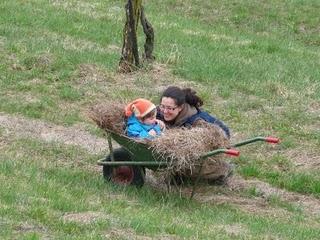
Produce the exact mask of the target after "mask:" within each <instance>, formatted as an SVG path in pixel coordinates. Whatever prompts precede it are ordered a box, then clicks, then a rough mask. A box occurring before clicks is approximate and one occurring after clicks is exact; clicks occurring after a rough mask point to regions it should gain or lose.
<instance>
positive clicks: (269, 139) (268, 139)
mask: <svg viewBox="0 0 320 240" xmlns="http://www.w3.org/2000/svg"><path fill="white" fill-rule="evenodd" d="M265 141H266V142H268V143H279V141H280V139H279V138H275V137H266V138H265Z"/></svg>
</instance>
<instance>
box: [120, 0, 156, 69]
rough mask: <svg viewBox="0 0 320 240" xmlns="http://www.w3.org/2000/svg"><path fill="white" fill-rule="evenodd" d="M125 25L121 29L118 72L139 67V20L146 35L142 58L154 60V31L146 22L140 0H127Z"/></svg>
mask: <svg viewBox="0 0 320 240" xmlns="http://www.w3.org/2000/svg"><path fill="white" fill-rule="evenodd" d="M125 9H126V23H125V26H124V29H123V45H122V52H121V58H120V62H119V71H120V72H131V71H133V70H136V69H137V68H139V67H140V61H139V52H138V41H137V28H138V23H139V20H140V21H141V25H142V27H143V32H144V34H145V35H146V42H145V44H144V58H145V59H146V60H148V61H152V60H154V56H153V55H152V52H153V46H154V31H153V28H152V25H151V24H150V22H149V21H148V20H147V18H146V17H145V14H144V10H143V7H142V0H128V3H127V4H126V6H125Z"/></svg>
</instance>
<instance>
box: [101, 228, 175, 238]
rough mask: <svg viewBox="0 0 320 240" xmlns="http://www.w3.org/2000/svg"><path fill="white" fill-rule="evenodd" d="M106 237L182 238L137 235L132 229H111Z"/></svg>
mask: <svg viewBox="0 0 320 240" xmlns="http://www.w3.org/2000/svg"><path fill="white" fill-rule="evenodd" d="M105 237H106V238H107V239H128V240H131V239H135V240H151V239H157V240H169V239H170V240H175V239H181V238H179V237H177V236H174V235H160V236H152V237H149V236H142V235H137V234H136V233H135V232H134V230H132V229H115V228H113V229H111V230H110V231H109V232H107V233H106V234H105Z"/></svg>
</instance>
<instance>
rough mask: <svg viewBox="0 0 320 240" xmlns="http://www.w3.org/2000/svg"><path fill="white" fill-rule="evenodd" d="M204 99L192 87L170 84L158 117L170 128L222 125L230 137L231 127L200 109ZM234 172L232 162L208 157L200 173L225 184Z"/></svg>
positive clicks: (211, 180)
mask: <svg viewBox="0 0 320 240" xmlns="http://www.w3.org/2000/svg"><path fill="white" fill-rule="evenodd" d="M202 105H203V101H202V99H201V98H200V97H198V96H197V95H196V92H195V91H193V90H191V89H190V88H185V89H181V88H179V87H176V86H170V87H168V88H167V89H166V90H164V92H163V93H162V95H161V98H160V105H159V107H158V110H159V111H158V114H157V118H158V119H160V120H162V121H163V122H164V123H165V125H166V127H167V128H168V129H170V128H175V127H196V126H203V125H204V123H211V124H215V125H216V126H218V127H220V128H221V129H222V131H223V133H224V135H225V137H226V138H228V139H229V138H230V130H229V128H228V127H227V126H226V125H225V124H224V123H223V122H222V121H220V120H219V119H217V118H216V117H214V116H211V115H210V114H208V113H207V112H204V111H202V110H201V109H200V107H201V106H202ZM192 172H193V174H191V175H190V176H188V177H191V178H193V177H196V176H195V175H194V174H198V171H197V170H195V171H192ZM231 173H232V169H231V166H230V164H228V163H226V162H224V161H213V160H212V159H210V158H208V159H207V160H206V161H205V162H204V165H203V167H202V170H201V172H200V175H201V177H202V178H203V179H206V180H209V182H212V183H218V184H224V183H225V181H226V179H227V177H228V176H230V175H231ZM192 175H193V176H192Z"/></svg>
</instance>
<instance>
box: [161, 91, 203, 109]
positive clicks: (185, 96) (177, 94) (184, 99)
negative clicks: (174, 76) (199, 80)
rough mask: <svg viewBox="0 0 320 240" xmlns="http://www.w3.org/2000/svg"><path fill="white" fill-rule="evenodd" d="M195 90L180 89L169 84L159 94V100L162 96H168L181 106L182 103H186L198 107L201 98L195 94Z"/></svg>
mask: <svg viewBox="0 0 320 240" xmlns="http://www.w3.org/2000/svg"><path fill="white" fill-rule="evenodd" d="M196 94H197V92H196V91H194V90H192V89H191V88H184V89H181V88H179V87H176V86H170V87H168V88H167V89H166V90H164V92H163V93H162V95H161V98H160V100H161V99H162V98H163V97H169V98H172V99H174V101H175V102H176V104H177V105H178V106H181V105H182V104H184V103H188V104H190V105H191V106H194V107H196V108H199V107H201V106H202V105H203V101H202V99H201V98H200V97H199V96H197V95H196Z"/></svg>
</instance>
